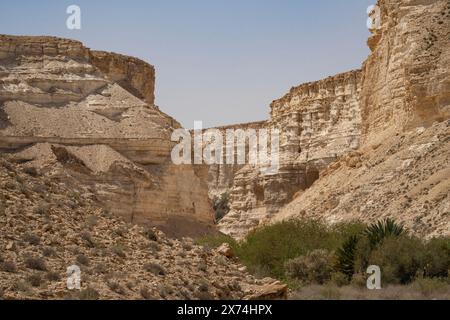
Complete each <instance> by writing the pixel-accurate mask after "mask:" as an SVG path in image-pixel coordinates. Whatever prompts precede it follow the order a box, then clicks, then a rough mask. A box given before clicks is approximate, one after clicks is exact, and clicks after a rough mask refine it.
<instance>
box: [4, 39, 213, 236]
mask: <svg viewBox="0 0 450 320" xmlns="http://www.w3.org/2000/svg"><path fill="white" fill-rule="evenodd" d="M154 81H155V72H154V68H153V66H151V65H149V64H147V63H145V62H143V61H140V60H138V59H136V58H131V57H126V56H122V55H117V54H109V53H105V52H96V51H91V50H89V49H88V48H86V47H84V46H83V45H82V44H81V43H80V42H77V41H72V40H65V39H59V38H53V37H14V36H0V149H1V150H2V151H3V152H8V153H15V154H16V158H17V159H18V160H20V161H23V162H27V163H28V165H29V166H35V165H38V167H37V168H38V169H39V170H41V171H43V172H46V173H48V174H51V175H54V176H55V175H60V176H66V175H67V174H68V175H69V176H70V177H72V178H73V179H75V180H77V181H82V182H83V183H84V185H86V186H88V187H91V188H92V189H94V190H95V191H96V193H97V196H98V198H99V199H100V200H101V201H102V202H103V203H104V206H105V207H106V208H107V209H109V210H110V211H112V212H113V213H116V214H118V215H120V216H122V217H125V218H126V219H127V220H128V221H133V222H143V223H148V224H150V225H157V226H160V227H161V228H162V229H165V230H166V231H167V232H168V233H169V234H171V233H172V234H171V235H182V234H183V232H187V233H188V234H194V233H196V232H200V231H201V230H203V231H202V232H206V231H207V230H209V229H210V228H211V226H212V222H213V218H212V209H211V205H210V202H209V200H208V197H207V188H206V184H205V183H203V182H201V181H200V179H199V178H198V177H197V175H196V173H195V172H194V170H193V168H192V167H191V166H188V165H187V166H175V165H173V164H172V162H171V159H170V152H171V149H172V147H173V142H171V134H172V131H173V130H174V129H177V128H180V125H179V123H178V122H176V121H175V120H174V119H173V118H171V117H169V116H168V115H166V114H164V113H163V112H161V111H160V110H159V108H158V107H157V106H155V105H154V104H153V102H154V93H153V91H154ZM172 226H173V228H172ZM183 230H184V231H183Z"/></svg>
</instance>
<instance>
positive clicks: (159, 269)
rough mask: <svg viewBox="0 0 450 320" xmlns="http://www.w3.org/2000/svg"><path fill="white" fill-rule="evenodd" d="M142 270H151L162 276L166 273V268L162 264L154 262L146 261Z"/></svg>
mask: <svg viewBox="0 0 450 320" xmlns="http://www.w3.org/2000/svg"><path fill="white" fill-rule="evenodd" d="M144 270H145V271H147V272H151V273H153V274H154V275H156V276H163V275H165V274H166V270H164V268H163V267H162V266H160V265H159V264H156V263H146V264H145V265H144Z"/></svg>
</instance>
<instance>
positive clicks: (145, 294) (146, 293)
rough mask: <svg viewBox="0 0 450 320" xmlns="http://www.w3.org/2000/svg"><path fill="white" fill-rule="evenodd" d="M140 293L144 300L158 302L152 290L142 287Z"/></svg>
mask: <svg viewBox="0 0 450 320" xmlns="http://www.w3.org/2000/svg"><path fill="white" fill-rule="evenodd" d="M139 293H140V294H141V297H142V298H143V299H144V300H157V298H156V297H155V296H154V295H153V294H152V293H151V292H150V290H148V289H147V288H145V287H142V288H141V290H140V291H139Z"/></svg>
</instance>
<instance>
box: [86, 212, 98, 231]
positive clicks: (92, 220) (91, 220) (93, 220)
mask: <svg viewBox="0 0 450 320" xmlns="http://www.w3.org/2000/svg"><path fill="white" fill-rule="evenodd" d="M97 224H98V218H97V217H96V216H94V215H90V216H89V217H87V219H86V227H87V228H88V229H92V228H93V227H95V226H96V225H97Z"/></svg>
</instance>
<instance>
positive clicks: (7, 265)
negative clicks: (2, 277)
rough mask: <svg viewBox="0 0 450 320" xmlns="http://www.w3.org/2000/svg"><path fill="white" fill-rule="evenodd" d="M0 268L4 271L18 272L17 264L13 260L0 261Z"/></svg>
mask: <svg viewBox="0 0 450 320" xmlns="http://www.w3.org/2000/svg"><path fill="white" fill-rule="evenodd" d="M0 270H2V271H3V272H9V273H16V272H17V266H16V264H15V263H14V262H12V261H3V262H2V263H0Z"/></svg>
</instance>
